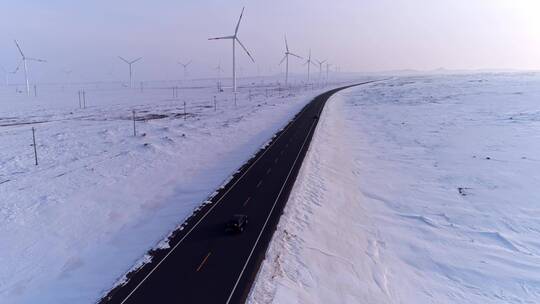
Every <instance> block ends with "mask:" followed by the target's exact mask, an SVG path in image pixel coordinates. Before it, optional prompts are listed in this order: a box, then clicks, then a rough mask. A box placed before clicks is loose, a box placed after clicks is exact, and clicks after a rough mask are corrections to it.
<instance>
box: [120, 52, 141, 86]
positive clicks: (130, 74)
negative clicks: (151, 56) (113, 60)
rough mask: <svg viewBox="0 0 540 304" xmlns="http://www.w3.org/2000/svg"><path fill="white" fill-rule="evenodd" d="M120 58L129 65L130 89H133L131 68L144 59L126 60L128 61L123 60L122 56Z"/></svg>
mask: <svg viewBox="0 0 540 304" xmlns="http://www.w3.org/2000/svg"><path fill="white" fill-rule="evenodd" d="M118 58H120V60H122V61H123V62H125V63H127V64H128V65H129V87H130V88H133V69H132V67H131V66H132V65H133V64H134V63H135V62H137V61H139V60H141V59H142V57H139V58H137V59H135V60H132V61H129V60H126V59H124V58H122V57H121V56H118Z"/></svg>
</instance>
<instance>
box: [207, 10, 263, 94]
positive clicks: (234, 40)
mask: <svg viewBox="0 0 540 304" xmlns="http://www.w3.org/2000/svg"><path fill="white" fill-rule="evenodd" d="M243 15H244V8H242V12H241V13H240V18H238V23H237V24H236V29H235V30H234V35H232V36H223V37H216V38H209V39H208V40H219V39H231V40H232V54H233V55H232V58H233V60H232V61H233V65H232V67H233V68H232V73H233V92H235V93H236V42H238V44H240V46H241V47H242V48H243V49H244V51H245V52H246V54H247V55H248V56H249V58H250V59H251V61H253V62H255V59H253V57H251V54H250V53H249V51H248V50H247V48H246V47H245V46H244V45H243V44H242V42H241V41H240V39H238V28H239V27H240V21H242V16H243Z"/></svg>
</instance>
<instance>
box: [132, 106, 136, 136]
mask: <svg viewBox="0 0 540 304" xmlns="http://www.w3.org/2000/svg"><path fill="white" fill-rule="evenodd" d="M132 114H133V136H137V127H136V125H135V110H133V112H132Z"/></svg>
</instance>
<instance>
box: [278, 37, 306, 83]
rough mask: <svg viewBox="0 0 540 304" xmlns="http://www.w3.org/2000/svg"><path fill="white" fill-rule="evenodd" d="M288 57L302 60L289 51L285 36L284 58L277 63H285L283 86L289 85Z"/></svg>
mask: <svg viewBox="0 0 540 304" xmlns="http://www.w3.org/2000/svg"><path fill="white" fill-rule="evenodd" d="M289 55H291V56H294V57H296V58H299V59H302V57H300V56H298V55H296V54H294V53H291V52H290V51H289V43H287V36H285V56H283V59H281V61H280V62H279V64H280V65H281V64H282V63H283V61H285V85H287V83H289Z"/></svg>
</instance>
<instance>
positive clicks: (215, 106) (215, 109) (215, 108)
mask: <svg viewBox="0 0 540 304" xmlns="http://www.w3.org/2000/svg"><path fill="white" fill-rule="evenodd" d="M215 111H217V102H216V96H214V112H215Z"/></svg>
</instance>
